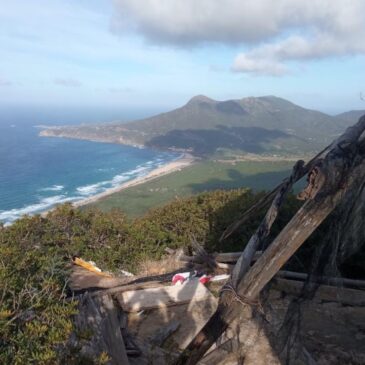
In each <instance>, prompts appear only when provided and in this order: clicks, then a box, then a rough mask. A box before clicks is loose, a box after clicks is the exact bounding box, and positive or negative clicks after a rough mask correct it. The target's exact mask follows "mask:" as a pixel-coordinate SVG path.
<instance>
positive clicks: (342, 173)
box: [175, 116, 365, 365]
mask: <svg viewBox="0 0 365 365" xmlns="http://www.w3.org/2000/svg"><path fill="white" fill-rule="evenodd" d="M364 131H365V116H363V117H361V118H360V120H359V121H358V123H357V124H355V125H354V126H353V127H350V128H348V129H347V130H346V132H345V133H344V134H343V135H342V136H341V137H339V138H338V139H337V140H336V141H334V142H333V143H332V144H331V145H330V146H328V147H327V148H326V149H325V150H324V151H322V152H321V153H320V154H319V155H317V156H316V157H315V158H314V159H313V160H311V161H310V162H309V163H307V164H306V165H304V164H303V162H302V161H298V163H297V164H296V165H295V166H294V168H293V172H292V174H291V177H290V178H289V179H288V180H287V181H284V183H283V184H281V185H280V186H279V187H278V188H276V189H274V191H273V192H271V193H270V194H268V195H267V196H266V197H264V199H263V200H262V201H261V202H259V203H258V204H256V206H255V207H253V208H252V209H251V212H252V211H254V210H255V209H256V208H257V207H261V208H262V207H264V206H266V204H267V202H268V201H270V200H272V204H271V206H270V208H269V211H268V213H267V214H266V216H265V218H264V220H263V222H262V223H261V225H260V226H259V228H258V230H257V231H256V233H255V234H254V235H253V236H252V238H251V239H250V241H249V244H248V245H247V247H246V248H245V250H244V251H243V253H242V256H241V257H240V259H239V260H238V262H237V264H236V266H235V268H234V271H233V273H232V276H231V279H232V280H231V283H230V285H229V286H226V288H225V289H226V290H223V291H222V293H221V296H220V301H219V306H218V308H217V311H216V312H215V314H214V315H213V316H212V317H211V319H210V320H209V321H208V323H207V324H206V325H205V327H204V328H203V329H202V330H201V331H200V332H199V333H198V335H197V336H196V337H195V338H194V339H193V340H192V342H191V343H190V344H189V346H188V347H187V348H186V350H185V351H184V352H183V353H182V354H181V356H180V357H179V358H178V360H177V361H176V363H175V364H177V365H179V364H180V365H182V364H190V365H191V364H196V363H197V362H198V361H199V360H200V359H201V358H202V357H203V356H204V354H205V353H206V352H207V350H208V349H209V348H210V347H211V346H212V344H213V343H214V342H215V341H217V340H218V338H219V337H220V336H221V335H222V333H224V332H225V331H226V330H227V328H228V327H229V326H232V324H233V323H234V322H235V321H236V320H237V319H240V321H241V323H240V325H241V326H249V324H250V321H252V319H250V318H251V317H250V315H249V313H252V308H253V306H254V304H256V303H257V298H258V296H259V294H260V292H261V291H262V289H263V288H264V287H265V285H266V284H267V283H268V282H269V281H270V280H271V279H272V278H273V277H274V275H275V274H276V273H277V272H278V271H279V270H280V268H281V267H282V266H283V265H284V264H285V263H286V262H287V260H288V259H289V258H290V257H291V256H292V255H293V254H294V253H295V252H296V250H297V249H298V248H299V247H300V246H301V245H302V244H303V243H304V242H305V240H306V239H307V238H308V237H309V236H310V235H311V234H312V233H313V231H314V230H315V229H316V228H317V227H318V226H319V225H320V224H321V223H322V222H323V221H324V219H325V218H326V217H327V216H328V215H329V214H330V213H331V212H332V211H333V210H334V209H335V208H336V207H337V206H338V205H339V204H340V203H341V202H343V201H345V200H346V199H347V198H348V197H349V196H353V194H354V192H356V193H357V194H362V193H363V191H364V189H365V188H364V181H365V138H364ZM307 173H308V186H307V188H306V189H305V190H304V191H303V192H302V193H301V194H300V195H299V198H300V199H303V200H305V203H304V204H303V206H302V207H301V208H300V209H299V211H298V212H297V213H296V214H295V215H294V217H293V218H292V219H291V221H290V222H289V223H288V224H287V225H286V227H284V229H283V230H282V231H281V232H280V233H279V235H278V236H277V237H276V238H275V239H274V241H273V242H272V243H271V244H270V245H269V246H268V248H267V249H266V250H265V251H264V252H263V254H262V256H261V257H260V258H259V259H258V260H257V261H256V263H255V264H254V265H253V266H252V267H251V261H252V258H253V256H254V254H255V252H256V250H257V247H258V244H259V243H260V241H261V240H262V239H263V238H265V237H267V236H268V233H269V231H270V227H271V225H272V223H273V222H274V220H275V218H276V216H277V214H278V211H279V209H280V207H281V204H282V201H283V199H284V198H285V195H286V194H287V192H288V191H289V189H290V188H291V186H292V184H293V183H294V182H295V181H296V180H298V179H299V178H301V177H302V176H304V175H305V174H307ZM245 219H246V218H245V216H244V217H243V218H242V219H241V220H240V221H239V222H238V223H236V224H235V225H233V226H232V227H230V228H229V229H228V231H227V232H226V234H225V235H224V236H223V238H224V237H225V236H227V235H229V234H230V233H231V232H232V231H233V230H234V229H236V228H237V227H238V226H239V224H241V223H242V222H244V221H245ZM244 313H246V314H247V315H246V316H245V315H243V314H244ZM242 321H243V322H242ZM240 340H241V345H242V347H244V345H245V343H244V342H245V339H240Z"/></svg>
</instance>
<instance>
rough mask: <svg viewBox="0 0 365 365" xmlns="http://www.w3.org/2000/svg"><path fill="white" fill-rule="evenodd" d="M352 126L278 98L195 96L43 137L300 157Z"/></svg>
mask: <svg viewBox="0 0 365 365" xmlns="http://www.w3.org/2000/svg"><path fill="white" fill-rule="evenodd" d="M349 124H352V123H351V122H349V121H348V120H347V119H342V118H341V117H333V116H330V115H327V114H324V113H320V112H318V111H314V110H309V109H305V108H302V107H300V106H298V105H295V104H293V103H291V102H289V101H287V100H285V99H281V98H277V97H274V96H264V97H258V98H254V97H251V98H244V99H237V100H227V101H217V100H213V99H210V98H208V97H205V96H201V95H200V96H196V97H193V98H192V99H191V100H190V101H189V102H188V103H187V104H186V105H184V106H182V107H181V108H178V109H175V110H172V111H169V112H167V113H162V114H159V115H156V116H153V117H150V118H146V119H143V120H138V121H133V122H129V123H113V124H104V125H82V126H64V127H52V128H49V129H46V130H44V131H42V132H41V135H44V136H60V137H70V138H81V139H89V140H93V141H103V142H105V141H106V142H113V143H124V144H132V145H135V144H138V145H145V146H149V147H154V148H160V149H176V148H178V149H183V150H189V151H191V152H192V153H194V154H196V155H199V156H211V155H212V154H214V153H215V152H216V151H217V150H219V149H220V148H226V149H234V150H241V151H245V152H251V153H257V154H263V153H271V154H277V155H288V154H291V155H297V156H298V155H302V154H303V153H306V152H313V151H317V150H319V149H321V148H323V147H324V146H325V145H327V144H328V143H330V142H332V140H333V138H334V137H335V136H337V135H339V134H340V133H342V132H343V130H344V129H345V128H346V126H347V125H349Z"/></svg>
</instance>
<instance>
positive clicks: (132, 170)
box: [0, 106, 179, 225]
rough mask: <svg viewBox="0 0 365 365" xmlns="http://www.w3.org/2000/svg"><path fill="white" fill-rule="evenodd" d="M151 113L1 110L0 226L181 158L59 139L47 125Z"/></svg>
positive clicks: (151, 112) (126, 118)
mask: <svg viewBox="0 0 365 365" xmlns="http://www.w3.org/2000/svg"><path fill="white" fill-rule="evenodd" d="M152 114H153V111H148V110H138V111H133V110H132V111H131V110H124V109H116V108H115V109H110V108H94V109H91V108H76V107H74V108H60V107H22V108H20V107H14V106H7V107H0V222H2V223H3V224H5V225H8V224H11V223H12V222H14V221H15V220H16V219H18V218H20V217H21V216H23V215H25V214H26V215H33V214H36V213H41V212H43V211H46V210H49V209H50V208H52V207H54V206H55V205H57V204H60V203H65V202H76V201H79V200H82V199H85V198H88V197H90V196H93V195H95V194H98V193H101V192H103V191H105V190H107V189H110V188H114V187H117V186H119V185H121V184H123V183H125V182H127V181H129V180H132V179H135V178H137V177H141V176H144V175H147V174H148V173H149V172H150V171H152V170H153V169H155V168H157V167H159V166H162V165H164V164H166V163H168V162H170V161H173V160H175V159H177V158H179V154H177V153H174V152H161V151H156V150H151V149H148V148H137V147H131V146H125V145H118V144H110V143H98V142H91V141H84V140H74V139H65V138H55V137H39V132H40V130H41V128H40V127H39V126H41V125H48V126H51V125H75V124H80V123H84V124H85V123H102V122H112V121H115V120H125V121H128V120H132V119H137V118H142V117H145V116H147V115H152Z"/></svg>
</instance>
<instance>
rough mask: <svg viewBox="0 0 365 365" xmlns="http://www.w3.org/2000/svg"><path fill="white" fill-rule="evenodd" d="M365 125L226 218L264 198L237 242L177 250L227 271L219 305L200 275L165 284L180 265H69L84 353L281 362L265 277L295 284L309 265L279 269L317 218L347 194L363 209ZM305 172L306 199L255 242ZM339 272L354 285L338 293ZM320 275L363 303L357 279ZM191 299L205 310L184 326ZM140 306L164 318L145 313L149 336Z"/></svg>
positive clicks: (322, 294) (278, 286)
mask: <svg viewBox="0 0 365 365" xmlns="http://www.w3.org/2000/svg"><path fill="white" fill-rule="evenodd" d="M364 131H365V116H364V117H362V118H360V120H359V122H358V123H357V124H356V125H355V126H353V127H351V128H349V129H348V130H347V131H346V132H345V133H344V134H343V135H342V136H341V137H340V138H338V139H337V140H336V141H335V142H333V144H331V145H330V146H328V147H327V148H326V149H324V150H323V151H322V152H321V153H319V154H318V155H317V156H316V157H314V158H313V159H312V160H311V161H309V162H308V163H306V164H305V163H304V162H303V161H298V162H297V163H296V164H295V166H294V168H293V171H292V174H291V176H290V177H289V178H288V179H286V180H285V181H284V182H283V183H282V184H281V185H279V186H278V187H277V188H276V189H274V190H273V191H272V192H270V193H269V194H267V195H266V196H265V197H264V198H263V199H262V200H261V201H259V202H258V203H257V204H256V205H254V206H253V207H252V208H250V209H249V210H248V211H247V212H246V213H245V214H244V215H243V216H242V218H241V219H239V220H238V221H237V222H235V223H233V224H232V225H231V226H230V227H228V228H227V230H226V232H225V233H224V234H223V236H222V239H224V238H226V237H228V236H229V235H230V234H231V233H232V232H233V231H234V230H236V229H237V227H239V226H240V225H241V224H244V222H245V221H246V220H247V219H248V218H249V217H250V215H251V214H253V213H255V212H256V211H257V210H261V209H263V208H264V207H268V210H267V214H266V216H265V218H264V219H263V221H262V223H261V224H260V226H259V227H258V229H257V231H256V232H255V234H254V235H253V236H252V237H251V239H250V240H249V242H248V244H247V246H246V248H245V249H244V251H243V252H239V253H225V254H213V255H208V254H207V253H206V252H204V250H203V249H202V248H200V247H198V246H196V247H195V248H196V251H197V255H195V256H186V255H183V254H179V255H178V258H179V259H180V260H182V261H185V262H186V263H187V264H190V265H191V264H192V265H202V264H203V265H204V264H206V265H207V266H208V267H209V269H211V270H214V269H223V270H226V271H228V272H231V277H230V280H228V282H226V283H222V285H223V284H224V285H223V287H222V288H221V291H220V297H219V302H218V305H217V303H216V299H215V298H214V297H213V296H212V294H211V293H210V291H209V290H208V289H207V288H205V287H204V286H202V285H201V284H199V282H198V281H196V282H195V283H196V284H195V286H194V287H193V286H190V287H189V285H191V284H185V285H183V286H176V287H173V286H168V285H166V284H167V283H168V282H170V281H171V278H172V276H173V275H174V274H175V273H176V272H174V273H169V274H165V275H157V276H155V277H146V278H143V277H139V278H136V277H122V278H114V277H110V276H108V275H100V273H98V272H88V271H87V270H86V268H80V267H74V270H73V274H72V276H71V281H70V288H71V290H73V291H74V293H75V295H80V298H81V300H80V306H81V308H80V313H79V315H78V316H77V317H76V318H75V323H76V327H77V328H78V329H80V330H83V329H85V328H89V327H91V328H92V329H93V333H94V336H93V337H92V338H91V340H90V341H89V343H84V344H81V345H82V346H81V348H82V351H84V352H85V353H86V354H89V355H90V356H93V355H95V354H100V353H101V352H107V353H108V355H109V357H110V359H111V360H110V362H109V363H110V364H112V365H114V364H128V362H129V363H130V365H133V364H149V363H151V362H152V364H163V365H165V364H166V365H167V364H172V363H174V364H176V365H182V364H196V363H198V362H199V361H200V363H201V364H209V365H213V364H230V363H233V364H236V363H237V361H238V360H237V359H239V361H241V360H242V359H243V358H244V359H245V364H246V363H247V364H250V363H251V364H255V365H260V364H268V363H270V364H279V363H282V362H283V361H284V360H283V354H282V353H281V352H280V351H278V350H277V348H276V346H275V342H276V339H275V338H272V336H271V334H272V333H273V331H272V329H271V327H270V326H272V323H271V322H270V321H267V320H266V319H265V318H264V317H263V308H262V306H261V302H260V298H259V295H260V294H261V293H262V291H263V289H264V288H265V286H266V284H268V283H269V282H270V281H271V282H272V284H273V285H272V288H273V289H275V290H276V291H278V292H285V293H290V294H293V295H297V294H298V293H300V291H301V290H302V288H303V281H305V280H306V279H307V274H304V273H294V272H288V271H282V270H280V269H281V268H282V266H283V265H284V264H285V263H286V262H287V260H288V259H289V258H290V257H291V256H292V255H293V254H294V253H295V251H296V250H297V249H298V248H299V247H300V246H301V245H302V244H303V243H304V241H305V240H306V239H307V238H308V237H309V236H310V235H311V233H312V232H313V231H314V230H315V229H316V228H317V227H318V226H319V225H320V224H321V223H322V221H323V220H324V219H325V218H326V217H327V216H328V215H329V214H330V213H331V212H332V211H334V210H335V209H336V208H337V209H338V207H342V206H343V205H346V203H347V202H348V201H350V198H351V199H352V200H353V199H354V197H360V198H359V199H358V201H357V204H355V205H354V206H353V212H354V214H355V213H358V212H361V210H359V206H363V205H364V204H365V184H364V181H365V133H364ZM305 175H308V186H307V188H306V189H305V190H304V191H303V192H302V193H301V194H299V198H300V199H304V200H305V203H304V204H303V206H302V207H301V208H300V210H299V211H298V212H297V213H296V214H295V216H294V217H293V218H292V220H291V221H290V222H289V223H288V224H287V226H286V227H285V228H284V229H283V230H282V231H281V232H280V233H279V235H278V236H277V237H276V238H275V239H274V240H273V242H272V243H271V244H270V245H269V246H268V247H267V248H266V250H264V251H263V252H261V251H260V252H259V251H257V249H258V247H259V245H260V243H262V242H263V240H264V239H265V238H267V237H268V236H269V233H270V229H271V226H272V224H273V223H274V221H275V219H276V217H277V215H278V214H279V210H280V207H281V206H282V204H283V202H284V200H285V197H286V195H287V194H288V192H289V191H290V190H291V188H292V187H293V184H294V183H295V182H296V181H298V180H299V179H301V178H302V177H303V176H305ZM358 216H359V217H360V218H359V217H357V218H356V219H355V220H354V223H353V225H352V226H351V229H352V231H353V232H354V237H360V238H356V239H355V241H356V240H357V239H359V240H364V238H365V234H364V230H363V229H362V230H361V229H360V228H359V222H362V220H363V219H364V218H363V216H361V214H360V215H359V214H358ZM355 233H356V234H355ZM355 243H356V242H355ZM93 271H94V270H93ZM182 271H184V270H182ZM272 279H274V280H272ZM339 282H340V283H341V284H342V285H343V286H349V287H350V288H343V289H342V292H340V293H339V291H338V290H337V289H335V288H334V287H333V286H331V285H336V284H338V283H339ZM319 284H320V285H319ZM318 285H319V289H318V290H317V293H316V297H315V298H314V299H316V300H324V301H330V302H341V303H344V304H351V305H363V304H365V294H364V292H363V291H359V290H356V289H354V288H364V287H365V283H364V282H363V281H359V280H352V279H342V278H341V279H339V278H333V277H321V278H320V279H319V280H318ZM204 307H207V308H208V307H209V311H206V312H203V311H204ZM192 308H194V309H195V310H196V311H201V313H203V314H204V315H203V316H199V323H198V322H197V323H196V324H195V325H194V328H193V329H192V330H191V331H190V332H189V333H188V331H187V326H186V325H187V324H190V323H189V321H190V322H191V321H192V320H193V318H194V316H193V315H192ZM144 310H146V312H147V313H149V311H151V310H152V311H157V310H161V311H162V312H161V313H160V314H159V315H160V317H159V316H157V317H156V318H157V319H155V321H154V323H155V324H156V320H158V318H164V320H165V322H164V323H161V325H159V326H158V327H159V328H158V331H157V332H156V331H155V333H149V332H148V330H150V329H151V328H152V323H153V319H151V318H150V319H148V317H146V318H147V319H146V320H145V322H144V323H147V324H149V325H146V327H147V328H146V330H145V334H146V335H148V336H149V337H148V338H149V340H148V342H146V341H145V342H143V341H140V339H136V338H134V337H133V336H132V335H131V333H130V332H129V330H128V328H127V327H128V326H127V321H126V318H127V315H126V312H131V314H133V315H137V316H143V315H144V314H139V313H138V314H137V313H136V312H137V311H144ZM165 310H167V311H170V312H164V311H165ZM174 311H175V312H174ZM189 311H190V312H189ZM186 313H189V317H188V316H187V314H186ZM194 315H196V313H195V314H194ZM166 321H167V322H166ZM179 331H180V333H179ZM184 331H185V332H184ZM171 336H175V337H174V338H175V339H178V340H177V341H178V342H179V346H177V347H176V348H175V349H174V350H171V351H166V350H164V349H162V348H161V346H162V344H163V343H164V342H165V341H166V340H167V339H168V338H169V337H171ZM293 342H294V341H293ZM181 349H182V350H184V351H183V352H182V353H181V354H180V353H179V352H178V350H181ZM300 350H301V351H300V356H301V358H300V360H301V361H302V362H304V363H311V362H313V359H312V356H311V354H310V352H309V351H308V350H307V349H306V348H304V347H302V348H300ZM138 355H139V357H136V356H138ZM150 361H151V362H150ZM230 361H231V362H230Z"/></svg>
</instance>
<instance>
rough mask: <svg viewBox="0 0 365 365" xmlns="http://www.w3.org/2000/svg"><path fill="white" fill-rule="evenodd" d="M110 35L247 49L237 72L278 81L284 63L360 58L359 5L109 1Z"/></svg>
mask: <svg viewBox="0 0 365 365" xmlns="http://www.w3.org/2000/svg"><path fill="white" fill-rule="evenodd" d="M114 5H115V9H116V13H117V15H116V16H115V18H114V21H113V30H114V31H115V32H127V31H134V32H138V33H140V34H142V35H143V36H144V37H145V38H146V39H147V40H149V41H151V42H154V43H165V44H172V45H175V46H176V45H177V46H186V45H198V44H201V43H208V42H214V43H224V44H237V45H244V46H245V47H246V48H247V47H249V49H248V51H245V52H244V53H241V54H239V55H237V57H236V58H235V60H234V62H233V65H232V69H233V70H234V71H237V72H248V73H255V74H266V75H267V74H270V75H282V74H284V73H286V72H287V71H288V67H287V66H286V61H302V60H310V59H320V58H326V57H334V56H335V57H336V56H347V55H354V54H364V53H365V1H363V0H311V1H303V0H275V1H272V0H245V1H242V0H225V1H222V0H199V1H196V0H138V1H136V0H114Z"/></svg>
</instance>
